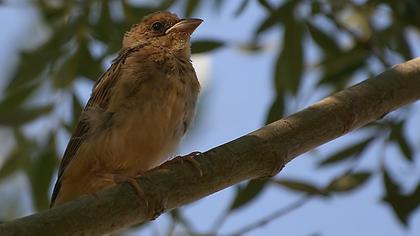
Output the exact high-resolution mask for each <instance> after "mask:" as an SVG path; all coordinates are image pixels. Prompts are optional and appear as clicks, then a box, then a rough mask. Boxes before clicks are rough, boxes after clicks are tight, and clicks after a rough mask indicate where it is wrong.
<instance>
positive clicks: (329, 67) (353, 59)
mask: <svg viewBox="0 0 420 236" xmlns="http://www.w3.org/2000/svg"><path fill="white" fill-rule="evenodd" d="M368 58H369V52H368V51H366V50H365V49H362V48H359V47H355V48H353V49H351V50H350V51H346V52H342V53H339V54H336V55H328V56H327V57H326V58H325V59H324V60H323V61H322V62H321V64H320V66H321V67H322V69H323V70H324V75H323V78H322V79H321V80H320V81H319V84H325V83H332V84H334V85H341V86H343V85H344V84H345V82H347V79H348V78H349V77H350V76H351V75H352V74H353V73H354V72H356V71H357V70H358V69H361V68H363V66H364V65H365V63H366V61H367V59H368Z"/></svg>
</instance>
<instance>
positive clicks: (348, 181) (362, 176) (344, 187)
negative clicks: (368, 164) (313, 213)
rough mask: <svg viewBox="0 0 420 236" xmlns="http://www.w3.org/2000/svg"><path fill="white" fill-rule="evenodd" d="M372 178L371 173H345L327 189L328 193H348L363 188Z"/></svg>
mask: <svg viewBox="0 0 420 236" xmlns="http://www.w3.org/2000/svg"><path fill="white" fill-rule="evenodd" d="M370 176H371V173H369V172H358V173H345V174H344V175H341V176H339V177H337V178H335V179H333V180H332V181H331V182H330V183H329V184H328V185H327V187H326V188H325V191H326V192H348V191H352V190H354V189H356V188H358V187H360V186H362V185H363V184H364V183H365V182H366V181H367V180H368V179H369V177H370Z"/></svg>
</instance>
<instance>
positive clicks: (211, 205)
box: [0, 1, 420, 236]
mask: <svg viewBox="0 0 420 236" xmlns="http://www.w3.org/2000/svg"><path fill="white" fill-rule="evenodd" d="M225 2H226V4H225V5H224V8H223V10H222V11H221V12H220V13H215V12H214V11H213V10H212V9H211V7H208V6H207V3H205V4H204V6H203V7H202V8H201V9H200V11H199V12H197V14H196V15H195V17H199V18H202V19H204V23H203V24H202V25H201V26H200V28H199V29H198V30H197V32H196V33H195V34H194V38H195V39H200V38H202V39H204V38H214V39H222V40H224V41H226V42H227V43H228V45H229V46H228V47H227V48H224V49H222V50H218V51H216V52H214V53H211V54H209V55H208V58H206V60H205V63H206V64H207V66H208V68H209V70H208V71H207V72H206V73H207V75H206V77H207V78H208V83H207V85H206V87H205V88H204V89H203V94H202V97H201V102H200V108H199V115H198V118H197V121H196V124H195V127H194V129H193V130H192V131H191V132H190V134H189V136H188V137H186V138H185V140H184V143H183V145H182V146H181V147H180V150H179V153H182V154H185V153H189V152H192V151H196V150H200V151H205V150H208V149H209V148H212V147H215V146H218V145H220V144H223V143H225V142H227V141H230V140H232V139H234V138H237V137H239V136H242V135H244V134H246V133H248V132H251V131H253V130H255V129H257V128H259V127H261V126H262V125H263V123H264V120H265V116H266V112H267V109H268V107H269V105H270V103H271V99H272V98H273V96H274V91H273V90H272V78H271V75H272V71H273V64H274V58H275V57H276V48H277V47H278V46H280V45H279V44H280V43H281V42H278V38H279V32H277V31H272V32H268V33H267V34H266V35H265V36H264V38H263V40H264V42H266V43H267V44H268V45H269V47H268V49H267V50H265V51H263V52H261V53H257V54H247V53H244V52H243V51H241V50H239V49H238V47H237V46H236V45H237V43H241V42H246V41H247V40H249V39H250V38H251V36H252V32H253V29H254V28H255V27H256V25H257V24H258V22H259V20H260V19H262V18H263V17H264V14H265V13H264V11H263V9H262V8H260V7H259V6H258V4H257V3H256V1H251V4H250V5H249V6H248V8H247V10H246V11H245V12H244V14H242V15H241V16H240V17H237V18H235V17H233V12H234V10H235V9H236V8H235V7H236V6H237V4H238V3H239V2H240V1H225ZM176 10H177V9H176V8H174V11H175V12H176ZM177 13H180V12H177ZM37 20H39V18H38V17H37V15H36V12H35V11H33V10H31V9H30V7H25V8H22V5H20V4H19V5H15V6H10V7H0V22H2V23H1V28H2V35H1V36H0V45H4V47H2V48H0V72H1V73H0V81H4V80H5V79H6V78H7V74H9V73H10V72H11V71H10V70H9V68H10V65H11V64H12V63H14V62H15V61H16V60H17V59H18V50H19V49H20V48H26V47H28V46H27V44H28V43H29V41H30V40H28V39H27V38H26V39H25V37H23V34H24V33H25V32H27V31H28V30H29V28H30V26H31V25H33V24H34V22H37ZM37 29H38V30H40V29H41V28H35V30H37ZM34 34H36V32H35V33H34ZM307 52H308V53H309V54H310V57H311V58H313V59H314V60H316V58H317V52H316V49H315V48H313V46H311V45H310V46H308V48H307ZM416 53H417V54H416V55H417V56H419V55H420V54H419V51H418V50H416ZM10 59H11V60H10ZM291 59H292V58H291ZM10 61H11V62H10ZM197 70H199V71H200V68H197ZM362 76H363V75H361V77H360V78H357V79H356V80H361V79H364V77H362ZM2 84H4V83H2V82H0V88H1V87H2ZM89 86H90V84H89V83H82V87H83V88H82V89H80V91H81V98H82V99H84V100H86V99H87V98H88V96H89V91H90V87H89ZM305 86H306V87H307V91H308V93H307V95H306V98H307V99H305V100H304V101H299V102H298V103H297V105H296V106H291V107H292V108H290V109H291V110H294V111H296V109H297V108H299V109H300V108H303V107H305V106H307V105H309V104H311V103H313V102H316V101H317V100H319V99H321V98H322V97H323V96H326V95H327V92H328V91H327V90H323V91H316V92H314V91H311V89H310V88H311V84H310V82H308V83H307V84H306V85H305ZM416 107H418V108H420V106H419V104H416ZM418 110H419V109H417V111H418ZM419 119H420V113H419V112H415V113H413V117H412V121H410V122H411V123H412V127H413V129H411V130H412V131H411V132H410V131H409V135H410V136H411V137H413V139H414V140H420V137H419V134H418V132H415V130H419V127H418V125H417V124H416V122H415V121H416V120H417V121H418V120H419ZM2 132H3V131H1V132H0V135H1V134H2ZM362 136H363V134H360V133H355V134H350V135H348V136H346V137H343V138H340V139H338V140H335V141H333V142H331V143H329V144H326V145H324V146H323V147H322V148H320V149H319V150H318V151H317V152H312V153H309V154H305V155H302V156H300V157H298V158H296V159H295V160H293V161H292V162H291V163H289V164H288V165H287V166H286V168H285V169H284V170H283V171H282V172H281V174H280V175H279V176H278V178H282V177H288V178H298V179H304V180H308V181H313V182H314V183H318V184H324V183H326V182H328V180H329V179H330V178H331V177H333V176H336V175H339V174H340V173H341V171H342V170H344V169H345V168H341V167H338V168H331V169H326V170H322V171H320V170H317V169H316V168H315V166H316V163H317V162H318V161H319V158H316V157H317V156H323V155H325V154H327V153H331V152H333V151H334V150H337V148H339V147H341V146H342V145H343V144H348V143H352V142H354V141H355V140H357V139H358V138H360V137H362ZM62 146H63V147H62V149H63V150H64V148H65V142H64V143H63V144H62ZM0 151H1V148H0ZM380 151H381V144H380V143H375V144H374V146H373V147H372V148H371V149H370V150H369V152H367V153H364V154H363V155H365V156H366V157H369V158H364V162H363V163H361V164H360V169H364V168H365V169H373V168H377V165H378V162H377V160H376V159H375V156H378V155H379V154H380ZM0 153H1V152H0ZM399 156H400V153H399V152H398V150H397V148H395V147H391V148H388V149H387V152H386V158H390V159H391V160H388V163H391V164H393V165H394V164H395V166H396V168H394V169H395V172H396V176H397V177H398V179H399V180H400V181H402V182H403V183H405V185H408V187H407V188H408V189H409V188H410V185H411V186H414V184H415V183H416V182H417V181H418V179H419V178H420V175H419V170H420V162H419V161H418V160H419V159H420V158H419V157H417V161H416V163H415V164H414V165H413V166H409V165H408V164H407V163H404V162H401V158H400V157H399ZM396 157H397V158H399V160H398V162H397V161H393V160H392V158H396ZM407 170H408V171H409V172H408V173H409V174H407ZM0 184H1V185H0V194H4V193H7V194H9V195H13V192H15V193H18V192H20V191H21V190H22V189H25V186H27V183H25V179H24V178H22V177H16V178H15V180H14V181H13V184H10V183H8V184H4V183H0ZM381 185H382V183H381V179H380V175H376V176H375V177H374V178H372V179H371V180H370V181H369V182H368V183H367V184H366V185H364V186H363V187H362V188H360V189H357V190H356V191H354V192H352V193H351V194H348V195H346V194H337V195H334V196H333V197H331V198H329V199H325V200H324V199H316V198H315V199H313V200H311V201H310V202H309V203H307V204H306V205H305V206H304V207H302V208H299V209H297V210H295V211H293V212H292V213H290V214H287V215H286V216H284V217H281V218H279V219H276V220H273V221H272V222H271V223H269V224H267V225H266V226H264V227H261V228H258V229H256V230H254V231H251V232H250V233H248V234H246V235H250V236H251V235H252V236H257V235H280V234H283V235H312V234H319V235H327V236H328V235H331V236H332V235H413V236H414V235H420V213H419V210H418V209H417V211H416V212H415V213H414V215H413V216H412V217H411V218H410V223H409V226H410V227H409V228H408V229H405V228H403V227H402V226H401V225H400V224H399V223H398V222H397V220H396V218H395V216H394V214H393V213H392V211H391V209H390V208H389V207H388V206H386V205H384V204H381V203H380V196H381V194H382V191H383V190H382V188H381ZM11 189H13V190H11ZM233 197H234V189H233V188H228V189H226V190H223V191H221V192H218V193H216V194H213V195H211V196H209V197H207V198H205V199H202V200H200V201H198V202H196V203H193V204H190V205H188V206H186V207H183V210H185V216H186V218H188V219H189V220H190V221H191V222H192V223H193V225H194V227H195V229H196V230H198V231H199V232H206V231H208V230H210V229H211V226H212V225H213V223H214V221H215V219H216V218H217V217H218V216H220V214H221V213H222V212H223V210H224V208H225V207H227V206H228V205H229V204H230V201H231V200H232V198H233ZM298 198H299V195H298V194H295V193H292V192H288V191H285V190H283V189H279V188H268V189H266V190H265V192H264V193H263V194H262V195H261V196H260V197H259V198H258V199H256V201H255V202H254V203H253V204H252V205H250V206H249V207H247V208H244V209H241V210H239V211H238V212H236V213H234V214H233V215H232V216H231V217H229V218H228V219H227V220H226V221H225V223H224V226H223V227H222V229H221V232H222V233H229V232H233V231H235V229H238V228H242V227H243V226H245V225H246V224H248V223H252V222H255V221H256V220H258V219H260V218H262V217H264V216H266V215H268V214H269V213H271V212H274V211H276V210H277V209H281V208H283V207H285V206H287V205H288V204H290V203H293V202H294V201H296V200H297V199H298ZM20 200H21V201H23V202H26V203H25V204H23V205H22V206H21V208H23V210H22V211H21V212H22V214H27V213H29V212H30V211H31V210H30V209H31V208H30V206H29V203H28V199H27V198H26V199H25V198H23V199H20ZM167 225H168V220H167V217H165V216H162V217H160V218H158V219H157V220H156V221H154V222H153V223H152V226H151V227H149V228H148V229H145V230H142V231H141V235H155V233H156V231H158V232H160V235H165V230H166V227H167ZM131 234H132V235H138V233H137V232H132V233H131Z"/></svg>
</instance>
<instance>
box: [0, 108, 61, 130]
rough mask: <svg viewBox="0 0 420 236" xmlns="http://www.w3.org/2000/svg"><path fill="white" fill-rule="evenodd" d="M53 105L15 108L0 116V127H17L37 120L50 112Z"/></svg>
mask: <svg viewBox="0 0 420 236" xmlns="http://www.w3.org/2000/svg"><path fill="white" fill-rule="evenodd" d="M52 108H53V105H46V106H40V107H31V108H20V107H19V108H15V109H13V110H11V111H9V113H5V114H2V116H0V125H6V126H10V125H11V126H19V125H23V124H25V123H28V122H30V121H32V120H34V119H37V118H39V117H40V116H42V115H45V114H46V113H49V112H51V110H52Z"/></svg>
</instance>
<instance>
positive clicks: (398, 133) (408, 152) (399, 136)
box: [389, 122, 414, 162]
mask: <svg viewBox="0 0 420 236" xmlns="http://www.w3.org/2000/svg"><path fill="white" fill-rule="evenodd" d="M403 126H404V123H403V122H399V123H397V124H392V125H391V134H390V137H389V138H390V139H391V140H393V141H395V142H396V143H397V144H398V146H399V148H400V150H401V151H402V153H403V154H404V157H405V159H407V160H408V161H410V162H412V161H413V156H414V154H413V150H412V149H411V147H410V145H409V144H408V141H407V139H406V138H405V136H404V131H403Z"/></svg>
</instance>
